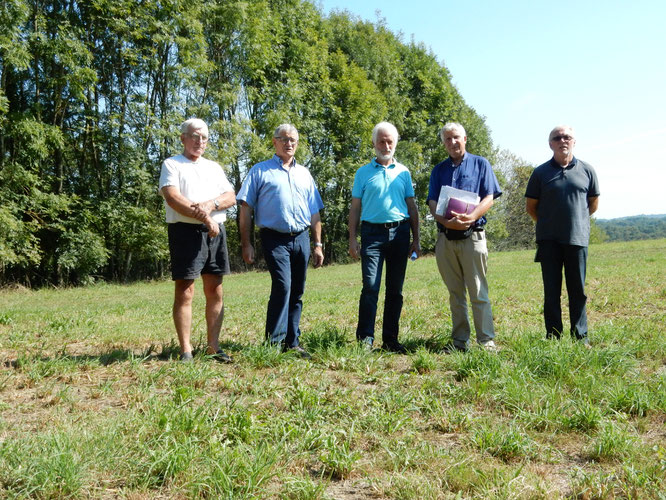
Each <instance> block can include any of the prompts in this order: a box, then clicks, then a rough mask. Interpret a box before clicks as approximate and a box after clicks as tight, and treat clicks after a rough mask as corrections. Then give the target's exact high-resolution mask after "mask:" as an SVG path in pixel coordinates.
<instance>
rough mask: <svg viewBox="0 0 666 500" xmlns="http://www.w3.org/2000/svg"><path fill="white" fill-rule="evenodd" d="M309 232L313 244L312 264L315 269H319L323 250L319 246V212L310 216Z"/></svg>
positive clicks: (322, 258)
mask: <svg viewBox="0 0 666 500" xmlns="http://www.w3.org/2000/svg"><path fill="white" fill-rule="evenodd" d="M310 231H312V239H313V240H314V243H315V246H314V252H313V259H312V264H313V265H314V267H315V268H317V267H321V265H322V264H323V263H324V250H323V248H322V246H321V216H320V215H319V212H317V213H314V214H312V217H310ZM317 243H319V245H317Z"/></svg>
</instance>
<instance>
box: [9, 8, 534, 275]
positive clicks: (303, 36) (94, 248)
mask: <svg viewBox="0 0 666 500" xmlns="http://www.w3.org/2000/svg"><path fill="white" fill-rule="evenodd" d="M194 116H196V117H199V118H202V119H203V120H205V121H206V122H207V123H208V124H209V126H210V133H211V141H210V145H209V147H208V150H207V152H206V156H207V157H209V158H211V159H213V160H216V161H218V162H219V163H220V164H222V165H223V166H224V167H225V169H226V172H227V176H228V177H229V180H230V182H231V183H232V185H233V186H234V188H235V189H236V191H238V189H239V188H240V186H241V183H242V181H243V179H244V177H245V174H246V173H247V171H248V170H249V168H250V167H251V166H252V165H253V164H254V163H256V162H258V161H261V160H264V159H266V158H268V157H270V156H271V155H272V154H273V151H272V146H271V142H270V138H271V136H272V132H273V130H274V129H275V127H276V126H277V125H278V124H280V123H284V122H290V123H293V124H294V125H295V126H296V127H297V128H298V129H299V132H300V136H301V142H300V145H299V149H298V152H297V159H298V161H299V162H301V163H303V164H305V165H306V166H307V167H309V168H310V169H311V171H312V174H313V176H314V178H315V180H316V182H317V185H318V187H319V190H320V192H321V195H322V198H323V200H324V203H325V209H324V211H323V213H322V221H323V227H324V245H325V246H324V248H325V256H326V261H327V262H328V263H331V262H340V261H345V260H346V259H347V212H348V207H349V204H350V200H351V185H352V182H353V176H354V173H355V171H356V169H357V168H358V167H359V166H361V165H363V164H365V163H367V162H368V161H369V160H370V159H371V158H372V156H373V149H372V145H371V131H372V128H373V126H374V125H375V124H376V123H377V122H379V121H382V120H387V121H390V122H392V123H394V124H395V125H396V127H397V128H398V130H399V132H400V142H399V144H398V148H397V153H396V156H397V158H398V160H399V161H400V162H402V163H404V164H405V165H407V166H408V167H409V169H410V171H411V173H412V176H413V181H414V183H415V190H416V198H417V200H418V203H419V209H420V212H421V217H422V219H423V225H422V246H423V248H424V250H425V251H429V250H431V249H433V248H434V244H435V241H436V229H435V226H434V223H433V222H431V221H426V216H427V214H428V210H427V206H426V198H427V190H428V179H429V175H430V171H431V169H432V167H433V166H434V165H435V164H436V163H438V162H439V161H442V160H443V159H445V158H446V151H445V149H444V148H443V147H442V146H441V143H440V141H439V136H438V132H439V129H440V128H441V126H442V125H443V124H444V123H445V122H448V121H457V122H460V123H462V124H463V125H464V127H465V129H466V131H467V135H468V151H470V152H471V153H474V154H479V155H482V156H485V157H487V158H488V159H490V160H491V162H492V163H493V165H495V166H496V173H497V175H498V177H499V179H500V184H501V186H502V189H503V191H504V195H503V196H502V197H501V198H500V199H499V200H498V203H497V204H496V207H494V208H493V211H492V212H491V213H490V215H489V224H488V226H487V228H488V237H489V242H490V245H491V246H492V248H495V249H511V248H525V247H529V246H530V245H532V244H533V240H534V235H533V225H532V222H531V220H530V219H529V217H528V216H527V215H526V214H525V212H524V199H523V194H524V186H525V183H526V181H527V178H528V177H529V173H530V172H531V169H532V166H531V165H527V164H526V163H525V162H524V161H523V160H521V159H520V158H518V157H516V156H515V155H513V154H512V153H510V152H508V151H504V150H501V151H500V150H498V149H497V148H495V147H494V146H493V143H492V140H491V137H490V131H489V129H488V127H487V125H486V124H485V119H484V117H482V116H480V115H479V114H478V113H477V112H476V111H475V110H474V109H473V108H472V107H470V106H469V105H468V104H466V103H465V101H464V99H463V98H462V96H461V94H460V92H459V91H458V89H457V88H456V87H455V86H454V85H453V84H452V83H451V75H450V73H449V71H448V70H447V68H446V67H445V65H444V64H443V63H441V62H439V61H438V59H437V57H436V56H435V54H433V53H432V51H431V50H430V49H428V48H427V47H425V46H424V45H423V44H422V43H417V42H415V41H414V40H411V41H409V42H405V41H404V40H403V39H402V37H401V35H397V34H395V33H392V32H391V31H390V30H389V29H387V27H386V25H385V22H384V21H382V20H381V19H380V20H378V21H376V22H374V23H372V22H368V21H363V20H360V19H359V18H357V17H354V16H352V15H351V14H349V13H347V12H333V13H331V14H330V15H328V16H324V15H323V14H322V12H321V11H320V9H319V8H318V7H317V6H315V5H314V4H313V3H311V2H310V1H306V0H244V1H238V0H213V1H211V2H206V3H201V2H194V3H192V2H184V1H182V0H167V1H161V2H156V1H154V0H146V1H144V2H135V1H133V0H94V1H90V2H81V1H76V0H41V1H35V0H30V1H29V0H6V1H5V2H4V3H3V6H2V7H0V283H8V282H19V283H22V284H24V285H28V286H43V285H47V284H54V285H63V284H81V283H89V282H91V281H94V280H95V279H105V280H117V281H129V280H136V279H150V278H157V277H161V276H164V275H165V274H166V273H167V272H168V264H169V262H168V260H169V259H168V248H167V238H166V228H165V223H164V209H163V206H162V198H161V197H160V195H159V193H158V192H157V182H158V178H159V172H160V165H161V162H162V161H163V160H164V159H165V158H166V157H168V156H171V155H173V154H177V153H179V152H181V144H180V140H179V125H180V123H181V122H182V121H183V120H184V119H186V118H189V117H194ZM226 228H227V232H228V237H229V250H230V253H231V259H232V267H233V268H234V269H235V270H242V269H244V268H245V265H244V264H243V263H242V259H241V256H240V245H239V237H238V226H237V220H236V217H235V210H231V211H230V212H229V220H228V222H227V223H226Z"/></svg>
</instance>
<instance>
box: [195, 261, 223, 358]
mask: <svg viewBox="0 0 666 500" xmlns="http://www.w3.org/2000/svg"><path fill="white" fill-rule="evenodd" d="M201 279H202V280H203V287H204V295H205V296H206V329H207V335H208V350H207V352H208V354H215V353H216V352H217V351H218V350H219V349H220V330H221V329H222V320H223V319H224V299H223V293H222V275H219V274H202V275H201Z"/></svg>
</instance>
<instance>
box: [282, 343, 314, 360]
mask: <svg viewBox="0 0 666 500" xmlns="http://www.w3.org/2000/svg"><path fill="white" fill-rule="evenodd" d="M284 352H291V353H294V354H295V355H296V356H298V357H299V358H302V359H312V355H311V354H310V353H309V352H308V351H306V350H305V349H303V348H302V347H301V346H300V345H297V346H294V347H287V348H286V349H285V350H284Z"/></svg>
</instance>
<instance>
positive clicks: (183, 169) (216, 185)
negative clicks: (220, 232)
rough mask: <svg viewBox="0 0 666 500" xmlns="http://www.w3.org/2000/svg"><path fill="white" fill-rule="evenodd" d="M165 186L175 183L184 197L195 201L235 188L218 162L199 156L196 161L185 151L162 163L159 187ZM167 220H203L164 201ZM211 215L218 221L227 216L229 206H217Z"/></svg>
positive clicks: (194, 222) (213, 196) (225, 218)
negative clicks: (186, 213)
mask: <svg viewBox="0 0 666 500" xmlns="http://www.w3.org/2000/svg"><path fill="white" fill-rule="evenodd" d="M165 186H176V187H177V188H178V190H179V191H180V194H182V195H183V196H184V197H185V198H187V199H188V200H190V201H192V202H193V203H198V202H203V201H208V200H212V199H213V198H216V197H217V196H219V195H221V194H222V193H226V192H227V191H233V189H234V188H233V186H232V185H231V183H230V182H229V180H228V179H227V176H226V175H225V174H224V170H222V167H221V166H220V164H219V163H217V162H214V161H211V160H207V159H206V158H204V157H200V158H199V159H198V160H197V161H192V160H188V159H187V158H186V157H185V156H183V155H182V154H180V155H178V156H172V157H171V158H167V159H166V160H164V163H162V171H161V173H160V184H159V190H160V194H162V188H163V187H165ZM164 206H165V208H166V221H167V223H169V224H171V223H173V222H187V223H189V224H201V222H200V221H198V220H196V219H194V218H192V217H186V216H184V215H182V214H179V213H178V212H176V211H175V210H174V209H173V208H171V207H170V206H169V205H167V203H166V201H165V202H164ZM210 216H211V218H212V219H213V220H214V221H215V222H218V223H223V222H224V221H225V220H227V211H226V210H214V211H213V212H211V214H210Z"/></svg>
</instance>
